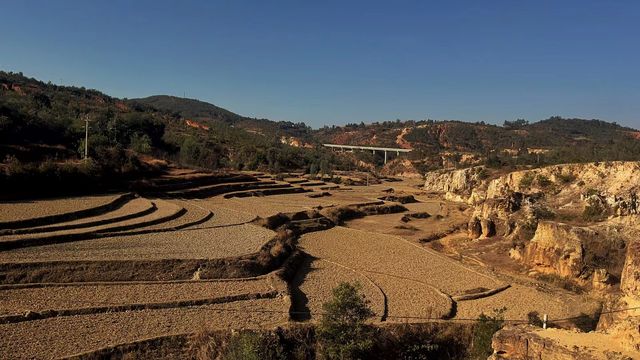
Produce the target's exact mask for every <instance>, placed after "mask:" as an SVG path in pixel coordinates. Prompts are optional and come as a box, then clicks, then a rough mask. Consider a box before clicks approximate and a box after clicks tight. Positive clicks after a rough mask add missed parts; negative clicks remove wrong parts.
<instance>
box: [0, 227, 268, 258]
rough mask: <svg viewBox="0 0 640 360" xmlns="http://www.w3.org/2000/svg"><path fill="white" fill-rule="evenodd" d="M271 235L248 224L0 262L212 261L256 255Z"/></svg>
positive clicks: (102, 241) (31, 251)
mask: <svg viewBox="0 0 640 360" xmlns="http://www.w3.org/2000/svg"><path fill="white" fill-rule="evenodd" d="M273 235H274V232H273V231H271V230H268V229H265V228H263V227H259V226H256V225H252V224H245V225H236V226H227V227H218V228H209V229H195V230H190V229H185V230H180V231H170V232H162V233H152V234H142V235H131V236H114V237H105V238H99V239H93V240H84V241H76V242H69V243H62V244H53V245H45V246H37V247H27V248H19V249H15V250H10V251H4V252H0V262H30V261H52V260H130V259H212V258H221V257H227V256H237V255H244V254H249V253H253V252H256V251H258V250H259V249H260V247H261V246H262V245H263V244H264V243H266V242H267V241H269V240H270V239H271V238H272V237H273Z"/></svg>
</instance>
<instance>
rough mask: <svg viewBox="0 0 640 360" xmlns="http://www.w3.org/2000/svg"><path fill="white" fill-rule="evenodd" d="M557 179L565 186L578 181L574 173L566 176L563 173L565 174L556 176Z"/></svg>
mask: <svg viewBox="0 0 640 360" xmlns="http://www.w3.org/2000/svg"><path fill="white" fill-rule="evenodd" d="M556 179H558V180H560V182H561V183H563V184H569V183H572V182H573V181H574V180H575V179H576V176H575V175H574V174H572V173H566V174H564V173H563V174H558V175H556Z"/></svg>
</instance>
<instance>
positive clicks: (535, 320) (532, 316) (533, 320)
mask: <svg viewBox="0 0 640 360" xmlns="http://www.w3.org/2000/svg"><path fill="white" fill-rule="evenodd" d="M527 320H528V322H529V325H533V326H537V327H542V324H543V323H542V319H540V314H539V313H538V312H537V311H530V312H529V313H528V314H527Z"/></svg>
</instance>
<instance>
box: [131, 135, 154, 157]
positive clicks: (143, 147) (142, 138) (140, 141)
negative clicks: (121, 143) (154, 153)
mask: <svg viewBox="0 0 640 360" xmlns="http://www.w3.org/2000/svg"><path fill="white" fill-rule="evenodd" d="M129 147H130V148H131V150H133V151H135V152H137V153H141V154H149V153H150V152H151V138H150V137H149V135H147V134H143V135H140V134H135V135H132V136H131V139H130V141H129Z"/></svg>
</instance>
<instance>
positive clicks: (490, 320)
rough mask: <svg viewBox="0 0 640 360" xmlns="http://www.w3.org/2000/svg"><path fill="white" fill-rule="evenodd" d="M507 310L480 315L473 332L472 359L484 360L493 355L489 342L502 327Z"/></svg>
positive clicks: (497, 310)
mask: <svg viewBox="0 0 640 360" xmlns="http://www.w3.org/2000/svg"><path fill="white" fill-rule="evenodd" d="M505 311H507V308H505V307H503V308H501V309H494V310H493V315H492V316H489V315H485V314H484V313H482V314H480V316H479V317H478V323H477V324H476V326H475V328H474V330H473V343H472V347H471V358H472V359H483V360H484V359H486V358H487V357H489V355H491V354H492V353H493V350H492V348H491V340H492V339H493V335H494V334H495V333H496V332H497V331H498V330H500V329H502V326H503V325H504V312H505Z"/></svg>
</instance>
